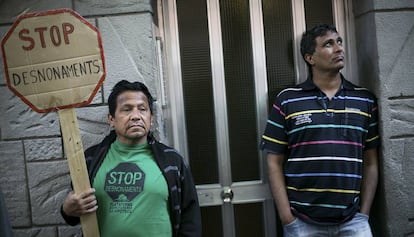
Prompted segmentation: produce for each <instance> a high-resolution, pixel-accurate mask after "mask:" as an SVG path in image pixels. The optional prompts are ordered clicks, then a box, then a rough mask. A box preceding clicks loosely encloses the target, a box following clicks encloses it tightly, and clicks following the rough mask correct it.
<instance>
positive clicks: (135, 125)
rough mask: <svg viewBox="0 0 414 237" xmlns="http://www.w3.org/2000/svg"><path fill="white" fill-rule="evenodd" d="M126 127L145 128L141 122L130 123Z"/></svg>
mask: <svg viewBox="0 0 414 237" xmlns="http://www.w3.org/2000/svg"><path fill="white" fill-rule="evenodd" d="M128 128H145V127H144V125H141V124H132V125H130V126H128Z"/></svg>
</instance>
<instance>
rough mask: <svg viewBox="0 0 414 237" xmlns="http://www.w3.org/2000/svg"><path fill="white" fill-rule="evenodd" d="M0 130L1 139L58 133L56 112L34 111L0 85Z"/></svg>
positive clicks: (54, 134)
mask: <svg viewBox="0 0 414 237" xmlns="http://www.w3.org/2000/svg"><path fill="white" fill-rule="evenodd" d="M0 101H1V103H0V128H1V129H0V130H1V138H2V139H21V138H28V137H41V136H58V135H60V127H59V118H58V115H57V113H54V112H51V113H47V114H39V113H36V112H34V111H33V110H32V109H31V108H30V107H29V106H27V105H26V104H25V103H23V101H21V100H20V98H19V97H17V96H15V95H13V94H12V92H11V91H10V90H9V89H8V88H7V87H0Z"/></svg>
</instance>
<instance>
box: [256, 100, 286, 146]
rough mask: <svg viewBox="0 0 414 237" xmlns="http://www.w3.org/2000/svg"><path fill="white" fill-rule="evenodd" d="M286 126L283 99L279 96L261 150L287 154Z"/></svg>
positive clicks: (273, 106)
mask: <svg viewBox="0 0 414 237" xmlns="http://www.w3.org/2000/svg"><path fill="white" fill-rule="evenodd" d="M285 126H286V120H285V113H284V112H283V110H282V106H281V97H280V96H278V97H276V99H275V102H274V103H273V105H272V107H271V109H270V114H269V118H268V120H267V123H266V128H265V131H264V133H263V135H262V141H261V145H260V149H261V150H264V151H267V152H270V153H276V154H284V153H286V151H287V144H288V142H287V139H288V138H287V134H286V129H285Z"/></svg>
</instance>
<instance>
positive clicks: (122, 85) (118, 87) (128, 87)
mask: <svg viewBox="0 0 414 237" xmlns="http://www.w3.org/2000/svg"><path fill="white" fill-rule="evenodd" d="M125 91H141V92H142V93H144V95H145V96H146V97H147V99H148V104H149V108H150V111H151V114H152V112H153V110H152V104H153V102H154V99H153V98H152V95H151V93H150V92H149V90H148V88H147V87H146V86H145V84H144V83H142V82H139V81H136V82H129V81H127V80H122V81H119V82H118V83H116V84H115V86H114V88H112V91H111V94H110V95H109V97H108V107H109V114H110V115H111V116H112V117H115V111H116V105H117V99H118V96H119V95H120V94H121V93H122V92H125Z"/></svg>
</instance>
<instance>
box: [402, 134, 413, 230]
mask: <svg viewBox="0 0 414 237" xmlns="http://www.w3.org/2000/svg"><path fill="white" fill-rule="evenodd" d="M413 154H414V138H407V139H405V141H404V156H403V160H402V166H403V170H402V171H403V174H404V183H407V184H409V185H407V196H408V197H410V199H409V200H411V201H408V200H407V205H408V206H407V209H406V210H407V217H408V219H409V220H414V201H412V197H414V186H413V185H410V184H411V182H412V179H413V174H414V162H413V158H414V156H413ZM412 230H414V229H412Z"/></svg>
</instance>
